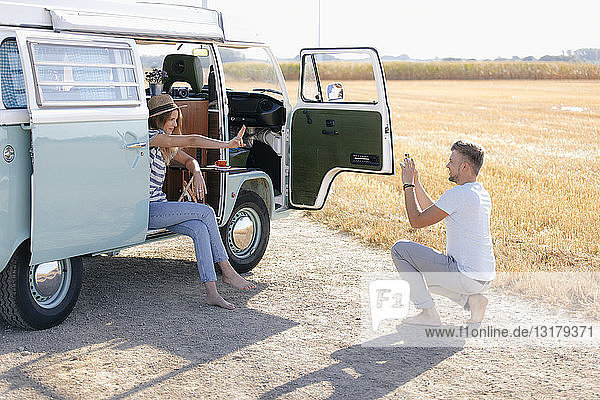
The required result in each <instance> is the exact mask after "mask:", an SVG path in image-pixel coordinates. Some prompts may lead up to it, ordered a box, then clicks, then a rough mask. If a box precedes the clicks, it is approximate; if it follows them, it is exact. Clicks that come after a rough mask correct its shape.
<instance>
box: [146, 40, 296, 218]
mask: <svg viewBox="0 0 600 400" xmlns="http://www.w3.org/2000/svg"><path fill="white" fill-rule="evenodd" d="M139 44H140V46H139V47H138V48H139V49H140V53H141V54H140V55H141V59H142V66H143V68H144V71H149V70H152V69H153V68H159V69H162V70H163V71H165V72H166V74H167V77H166V78H165V79H164V81H163V88H162V92H163V93H168V94H170V95H171V96H172V97H173V99H174V100H175V102H176V103H177V104H178V105H185V106H186V107H185V108H184V109H183V112H182V114H183V119H182V127H181V131H182V134H200V135H204V136H207V137H210V138H213V139H219V140H229V138H231V137H234V136H235V135H237V133H238V131H239V130H240V129H241V127H242V126H243V125H245V126H246V128H247V129H246V133H245V135H244V143H245V145H246V146H245V147H244V148H239V149H208V150H207V149H194V148H186V149H185V151H186V152H187V153H188V154H190V155H192V156H193V157H195V158H196V159H197V160H198V163H199V164H200V166H201V167H204V166H210V165H214V164H215V162H216V161H217V160H219V159H224V158H225V155H226V153H225V152H226V151H228V152H229V165H231V167H241V168H245V169H249V170H261V171H264V172H265V173H266V174H267V175H269V177H270V178H271V181H272V183H273V189H274V194H275V197H276V203H277V197H278V196H280V195H281V190H282V189H281V187H282V177H281V170H282V165H281V162H282V157H281V155H282V145H283V141H282V138H281V134H282V127H283V125H284V124H285V118H286V112H285V107H284V101H283V90H285V89H284V88H281V87H280V85H279V83H278V80H277V76H276V74H275V70H274V69H273V65H272V62H271V61H270V59H269V58H268V57H267V53H266V52H264V49H262V48H253V49H250V48H241V47H236V48H226V47H223V48H220V49H219V53H220V55H221V61H222V64H221V65H222V68H223V69H224V76H225V82H219V80H220V76H219V74H218V72H217V68H218V67H217V64H216V62H215V54H214V48H213V47H212V46H210V45H204V46H200V45H197V44H195V45H191V44H178V45H176V46H175V45H166V44H151V43H148V42H146V43H139ZM223 84H224V85H225V87H226V93H227V103H228V108H229V113H228V115H227V116H226V117H227V123H228V125H229V126H228V135H229V136H228V137H222V135H221V132H224V131H225V130H224V129H223V127H222V125H224V118H225V116H224V115H223V110H221V107H222V104H223V101H222V100H223V99H221V98H220V96H222V91H221V90H218V88H219V87H222V86H220V85H223ZM146 95H147V99H149V98H150V89H149V88H148V89H147V90H146ZM224 177H225V174H223V173H220V172H218V171H205V172H204V179H205V182H206V186H207V192H208V193H207V196H206V200H205V202H206V203H207V204H209V205H210V206H212V207H213V209H214V210H215V212H217V215H218V213H219V210H220V207H219V203H220V200H221V197H220V196H222V195H224V194H223V191H224V188H223V187H224V185H223V184H224V182H223V181H222V180H223V179H224ZM189 179H191V177H190V174H189V173H188V172H187V170H186V169H185V168H183V167H182V166H180V165H176V163H175V162H172V163H171V165H169V167H168V171H167V175H166V178H165V183H164V187H163V190H164V192H165V194H166V195H167V199H168V200H170V201H177V200H179V199H180V198H182V194H183V198H185V199H186V200H191V199H192V195H191V190H190V192H189V193H184V192H185V187H186V184H187V183H188V182H189ZM218 216H219V215H218Z"/></svg>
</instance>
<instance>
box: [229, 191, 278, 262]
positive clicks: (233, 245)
mask: <svg viewBox="0 0 600 400" xmlns="http://www.w3.org/2000/svg"><path fill="white" fill-rule="evenodd" d="M269 224H270V218H269V211H268V210H267V206H266V205H265V202H264V201H263V199H262V198H261V197H260V196H259V195H258V194H256V193H254V192H251V191H248V190H242V191H240V192H239V194H238V198H237V201H236V203H235V206H234V207H233V211H232V212H231V216H230V217H229V220H228V221H227V223H226V224H225V225H224V226H223V227H221V237H222V238H223V244H224V245H225V249H226V250H227V255H228V256H229V262H230V263H231V265H232V266H233V268H234V269H235V270H236V271H237V272H238V273H240V274H241V273H244V272H248V271H250V270H251V269H252V268H254V267H255V266H256V265H257V264H258V263H259V262H260V260H261V259H262V257H263V255H264V254H265V250H266V249H267V244H268V243H269V234H270V231H271V228H270V225H269ZM249 226H251V227H252V232H251V235H250V231H249V229H248V227H249ZM243 228H246V232H247V233H246V236H245V237H242V238H241V239H240V236H239V234H240V233H243V231H244V229H243ZM234 233H235V235H234ZM250 236H251V238H250ZM236 241H237V242H236Z"/></svg>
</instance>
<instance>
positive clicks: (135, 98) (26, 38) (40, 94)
mask: <svg viewBox="0 0 600 400" xmlns="http://www.w3.org/2000/svg"><path fill="white" fill-rule="evenodd" d="M17 42H18V46H19V49H20V55H21V61H22V65H23V70H24V76H25V84H26V93H27V108H28V111H29V114H30V128H31V142H32V163H33V174H32V177H31V214H32V215H31V252H32V257H31V265H34V264H39V263H42V262H47V261H52V260H59V259H64V258H69V257H73V256H77V255H82V254H89V253H94V252H99V251H104V250H109V249H115V248H119V247H123V246H126V245H131V244H136V243H140V242H143V241H144V240H145V235H146V232H147V227H148V191H149V189H148V186H149V163H148V158H147V157H148V125H147V118H148V109H147V106H146V99H145V92H144V86H143V82H144V78H143V71H142V68H141V63H140V60H139V56H138V54H137V52H136V49H135V43H134V42H133V41H132V40H128V39H118V38H109V37H105V36H94V35H80V34H61V33H55V32H40V31H39V30H38V31H35V30H20V31H18V32H17Z"/></svg>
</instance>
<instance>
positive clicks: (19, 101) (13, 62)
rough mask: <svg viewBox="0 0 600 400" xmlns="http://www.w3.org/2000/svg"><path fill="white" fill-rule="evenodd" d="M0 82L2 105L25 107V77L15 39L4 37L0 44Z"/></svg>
mask: <svg viewBox="0 0 600 400" xmlns="http://www.w3.org/2000/svg"><path fill="white" fill-rule="evenodd" d="M0 84H1V85H2V102H3V103H4V107H6V108H27V98H26V97H25V79H24V78H23V68H22V66H21V59H20V58H19V49H18V48H17V41H16V40H15V39H6V40H5V41H3V42H2V44H1V45H0Z"/></svg>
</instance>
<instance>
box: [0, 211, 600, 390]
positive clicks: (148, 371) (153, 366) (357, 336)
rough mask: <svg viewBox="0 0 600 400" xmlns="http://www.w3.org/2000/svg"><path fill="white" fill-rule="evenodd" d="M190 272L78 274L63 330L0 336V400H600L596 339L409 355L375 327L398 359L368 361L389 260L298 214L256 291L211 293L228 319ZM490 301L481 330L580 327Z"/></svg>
mask: <svg viewBox="0 0 600 400" xmlns="http://www.w3.org/2000/svg"><path fill="white" fill-rule="evenodd" d="M193 260H194V255H193V246H192V243H191V241H190V240H189V239H187V238H184V237H181V238H175V239H170V240H168V241H163V242H158V243H154V244H148V245H143V246H138V247H135V248H132V249H128V250H125V251H123V252H121V254H120V255H119V256H118V257H95V258H91V259H89V258H88V259H85V260H84V266H85V273H84V285H83V288H82V291H81V295H80V298H79V302H78V303H77V306H76V307H75V310H74V311H73V313H72V314H71V316H70V317H69V318H68V319H67V320H66V321H65V322H64V323H63V324H61V325H60V326H58V327H55V328H53V329H49V330H46V331H41V332H25V331H19V330H14V329H9V328H4V327H1V326H0V329H1V330H0V334H1V341H0V399H45V398H52V399H90V398H106V399H110V398H112V399H121V398H144V399H147V398H165V397H178V398H182V399H187V398H227V399H256V398H260V399H275V398H286V399H296V398H298V399H376V398H448V399H450V398H452V399H455V398H480V397H482V398H556V397H559V396H560V397H565V398H576V399H583V398H599V393H600V352H599V351H598V346H597V344H598V342H597V338H596V339H595V340H596V342H595V343H591V344H590V343H588V344H587V345H585V346H579V345H573V344H572V343H574V342H570V343H564V344H561V345H548V344H544V343H543V342H541V341H538V342H536V343H529V342H525V341H523V342H519V341H518V340H517V341H515V342H511V343H504V342H500V341H490V342H489V343H483V342H476V341H475V342H473V341H471V340H468V339H465V340H461V341H460V342H455V343H453V344H452V346H447V345H445V346H433V347H432V345H431V344H429V345H428V347H411V345H410V340H408V339H407V338H408V336H407V333H406V332H404V331H403V330H402V326H398V324H397V321H391V322H390V321H386V323H385V324H384V325H385V327H384V328H386V327H387V328H386V329H388V330H389V329H390V327H391V329H392V333H391V334H390V333H387V334H386V335H385V336H384V337H385V338H386V339H387V340H386V341H385V344H389V343H392V342H394V343H396V345H395V346H394V347H378V346H380V345H381V344H382V343H383V342H378V340H381V339H377V338H373V337H372V336H373V333H368V329H365V327H364V325H365V323H366V322H368V314H365V312H364V311H363V308H362V304H364V302H363V301H361V288H362V287H363V284H364V282H365V280H366V277H368V276H371V275H372V274H373V273H375V274H389V273H390V272H392V271H393V267H392V264H391V258H390V256H389V253H388V252H387V251H384V250H380V249H374V248H371V247H368V246H365V245H363V244H361V243H360V242H358V241H357V240H356V239H355V238H353V237H351V236H349V235H346V234H344V233H340V232H336V231H332V230H329V229H327V228H325V227H323V226H322V225H320V224H318V223H315V222H312V221H310V220H308V219H306V218H304V217H302V214H301V213H292V215H291V216H290V217H289V218H285V219H283V220H278V221H273V222H272V229H271V241H270V243H269V247H268V249H267V253H266V255H265V257H264V259H263V261H262V262H261V263H260V264H259V266H258V267H257V268H256V269H255V270H254V272H253V273H251V274H248V278H249V279H252V280H253V281H254V282H256V283H257V286H258V287H257V289H256V290H254V291H251V292H239V291H236V290H234V289H232V288H229V287H225V286H223V285H222V284H221V283H219V288H220V291H221V293H222V294H223V295H224V297H225V298H226V299H229V300H230V301H232V302H234V303H235V304H236V305H237V306H238V309H236V310H234V311H226V310H221V309H217V308H215V307H210V306H206V305H205V304H204V292H203V289H202V287H201V285H200V283H199V280H198V274H197V271H196V266H195V263H194V261H193ZM489 297H490V308H489V312H488V314H487V320H488V321H493V322H494V324H496V325H498V326H499V325H502V326H511V327H512V326H514V325H515V324H540V323H545V324H550V323H551V324H559V323H560V324H575V323H577V324H578V325H579V324H583V323H587V324H589V323H590V321H586V320H583V319H581V318H578V317H577V316H575V315H570V314H569V313H567V312H560V311H557V310H548V309H546V308H544V307H542V306H540V305H535V304H531V302H529V301H526V300H523V299H521V298H518V297H515V296H511V295H507V294H505V293H499V292H497V291H495V290H492V292H491V293H490V295H489ZM436 301H437V299H436ZM438 308H439V309H440V313H441V314H442V319H443V320H444V322H445V324H446V327H451V326H461V325H462V323H463V322H464V320H465V319H466V317H467V315H466V314H465V313H464V311H461V310H459V309H458V307H457V306H456V305H453V304H451V303H449V302H448V301H445V299H439V301H438ZM402 339H404V344H402V343H403V342H402ZM390 340H391V341H390Z"/></svg>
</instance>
